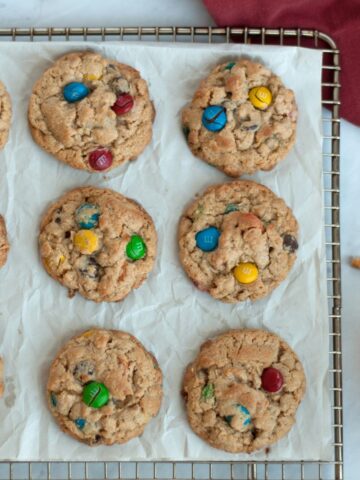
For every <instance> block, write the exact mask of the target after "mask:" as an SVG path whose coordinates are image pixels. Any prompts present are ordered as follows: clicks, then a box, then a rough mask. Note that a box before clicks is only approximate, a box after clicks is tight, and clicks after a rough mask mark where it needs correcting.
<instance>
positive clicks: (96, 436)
mask: <svg viewBox="0 0 360 480" xmlns="http://www.w3.org/2000/svg"><path fill="white" fill-rule="evenodd" d="M100 440H101V435H95V443H98V442H100Z"/></svg>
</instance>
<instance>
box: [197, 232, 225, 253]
mask: <svg viewBox="0 0 360 480" xmlns="http://www.w3.org/2000/svg"><path fill="white" fill-rule="evenodd" d="M219 237H220V230H219V229H218V228H216V227H208V228H205V229H204V230H201V231H200V232H198V233H197V234H196V235H195V240H196V246H197V247H198V248H200V250H202V251H203V252H212V251H213V250H215V249H216V248H217V246H218V243H219Z"/></svg>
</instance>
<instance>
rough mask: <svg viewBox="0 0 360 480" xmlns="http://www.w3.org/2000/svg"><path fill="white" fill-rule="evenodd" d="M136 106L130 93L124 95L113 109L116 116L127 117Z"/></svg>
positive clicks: (118, 98) (117, 100)
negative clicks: (126, 114)
mask: <svg viewBox="0 0 360 480" xmlns="http://www.w3.org/2000/svg"><path fill="white" fill-rule="evenodd" d="M133 106H134V99H133V97H132V96H131V95H129V94H128V93H122V94H121V95H119V96H118V97H117V99H116V102H115V103H114V105H113V106H112V107H111V108H112V110H114V112H115V113H116V115H125V113H128V112H130V110H131V109H132V108H133Z"/></svg>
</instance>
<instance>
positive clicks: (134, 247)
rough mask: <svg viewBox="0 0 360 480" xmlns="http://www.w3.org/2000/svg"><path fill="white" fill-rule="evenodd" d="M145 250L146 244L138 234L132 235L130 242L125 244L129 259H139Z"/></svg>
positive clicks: (143, 255)
mask: <svg viewBox="0 0 360 480" xmlns="http://www.w3.org/2000/svg"><path fill="white" fill-rule="evenodd" d="M146 252H147V248H146V244H145V242H144V240H143V239H142V238H141V237H140V235H132V237H131V238H130V242H129V243H128V244H127V245H126V255H127V256H128V257H129V258H130V259H131V260H140V258H143V257H145V255H146Z"/></svg>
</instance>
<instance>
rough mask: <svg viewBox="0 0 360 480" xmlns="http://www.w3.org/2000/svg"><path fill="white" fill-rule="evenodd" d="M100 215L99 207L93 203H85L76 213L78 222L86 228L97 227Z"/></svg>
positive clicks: (81, 226)
mask: <svg viewBox="0 0 360 480" xmlns="http://www.w3.org/2000/svg"><path fill="white" fill-rule="evenodd" d="M99 217H100V212H99V208H98V207H97V205H94V204H92V203H83V204H82V205H80V207H79V208H78V209H77V210H76V213H75V218H76V223H77V224H78V225H79V227H80V228H82V229H85V230H90V229H91V228H95V227H97V225H98V223H99Z"/></svg>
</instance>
